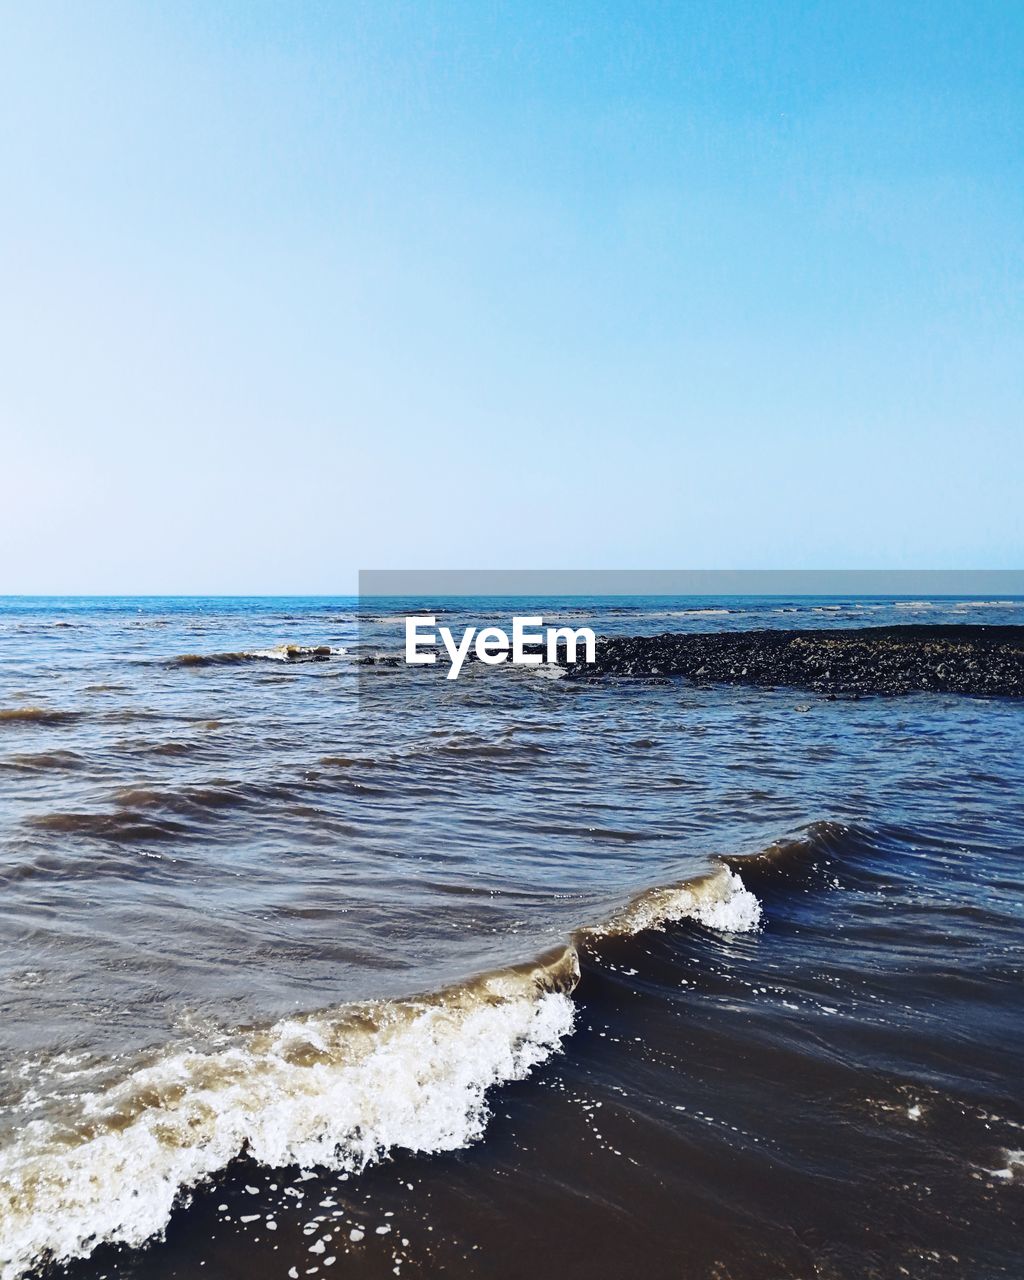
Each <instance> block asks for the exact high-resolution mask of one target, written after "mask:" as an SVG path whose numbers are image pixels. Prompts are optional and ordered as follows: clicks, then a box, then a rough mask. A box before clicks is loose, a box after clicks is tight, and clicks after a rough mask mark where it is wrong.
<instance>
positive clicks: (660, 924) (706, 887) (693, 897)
mask: <svg viewBox="0 0 1024 1280" xmlns="http://www.w3.org/2000/svg"><path fill="white" fill-rule="evenodd" d="M678 920H697V921H699V922H700V923H701V924H703V925H707V927H708V928H709V929H718V930H721V931H722V932H725V933H749V932H751V931H752V930H754V929H756V928H757V927H758V926H759V925H760V923H761V904H760V902H758V900H757V898H756V897H755V896H754V895H753V894H752V893H751V892H750V891H749V889H746V888H745V887H744V884H743V881H742V880H741V879H740V877H739V876H738V875H737V874H736V872H735V871H731V870H730V869H729V868H728V867H726V866H720V867H717V868H716V869H715V870H714V871H712V872H711V873H710V874H708V875H706V876H701V877H700V878H699V879H697V880H690V881H687V882H686V883H685V884H676V885H665V886H661V887H659V888H656V889H648V890H646V891H645V892H644V893H641V894H640V895H639V896H638V897H636V898H634V899H633V901H632V902H631V903H630V904H629V905H628V906H627V907H626V908H625V909H624V910H623V911H621V912H619V913H618V914H617V915H614V916H612V918H611V919H610V920H608V921H606V922H605V923H604V924H603V925H600V926H598V927H597V928H594V929H589V930H587V932H588V933H589V934H591V936H597V937H607V936H615V935H618V936H622V935H631V934H634V933H642V932H643V931H644V930H645V929H662V928H664V927H665V925H667V924H670V923H672V922H674V921H678Z"/></svg>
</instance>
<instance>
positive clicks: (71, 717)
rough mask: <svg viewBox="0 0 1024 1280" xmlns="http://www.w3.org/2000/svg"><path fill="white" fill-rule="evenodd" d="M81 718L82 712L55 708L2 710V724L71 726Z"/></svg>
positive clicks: (0, 713)
mask: <svg viewBox="0 0 1024 1280" xmlns="http://www.w3.org/2000/svg"><path fill="white" fill-rule="evenodd" d="M81 716H82V713H81V711H61V710H58V709H57V708H54V707H10V708H8V709H6V710H0V724H71V723H72V722H73V721H75V720H79V719H81Z"/></svg>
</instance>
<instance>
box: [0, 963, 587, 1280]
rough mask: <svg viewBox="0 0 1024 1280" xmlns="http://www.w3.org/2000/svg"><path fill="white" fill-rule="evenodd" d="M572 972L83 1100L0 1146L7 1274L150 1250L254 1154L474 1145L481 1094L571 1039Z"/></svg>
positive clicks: (346, 1157) (247, 1048) (386, 1010)
mask: <svg viewBox="0 0 1024 1280" xmlns="http://www.w3.org/2000/svg"><path fill="white" fill-rule="evenodd" d="M567 966H568V968H567ZM561 970H562V971H561V975H560V977H559V979H558V981H557V982H555V981H553V980H552V977H551V970H550V968H548V969H547V970H540V971H532V972H524V973H517V972H509V973H506V974H503V975H498V976H496V977H493V978H491V979H486V980H482V981H481V982H479V983H476V984H474V985H473V986H472V987H467V988H465V989H460V990H458V991H455V992H453V993H447V994H446V995H445V996H444V997H438V998H436V999H432V1000H426V1001H422V1002H403V1003H396V1004H384V1005H367V1006H362V1007H360V1008H358V1009H353V1008H349V1009H347V1010H345V1011H338V1012H336V1013H335V1014H334V1015H330V1014H326V1015H319V1016H314V1017H307V1018H296V1019H290V1020H286V1021H283V1022H279V1023H277V1024H275V1025H274V1026H272V1027H270V1028H268V1029H266V1030H262V1031H252V1032H248V1033H244V1034H240V1035H238V1036H235V1037H233V1038H232V1039H230V1040H229V1041H227V1042H226V1043H223V1044H221V1045H220V1046H219V1047H217V1048H214V1049H211V1050H209V1051H207V1052H195V1051H191V1052H190V1051H185V1050H178V1051H169V1052H167V1053H166V1054H164V1055H163V1056H162V1057H160V1058H159V1059H157V1060H156V1061H155V1062H154V1063H152V1064H151V1065H149V1066H146V1067H144V1068H141V1069H139V1070H137V1071H135V1072H134V1073H133V1074H131V1075H130V1076H128V1078H127V1079H125V1080H124V1081H123V1082H122V1083H120V1084H119V1085H117V1086H115V1087H113V1088H111V1089H108V1090H106V1091H105V1092H103V1093H98V1094H91V1095H85V1096H83V1097H82V1098H80V1099H79V1110H78V1112H77V1113H76V1114H75V1115H74V1116H69V1117H68V1118H67V1119H66V1120H65V1122H64V1123H63V1124H60V1125H58V1124H57V1123H55V1122H54V1121H53V1120H39V1121H35V1122H33V1123H30V1124H28V1125H26V1126H25V1127H24V1129H23V1130H22V1132H21V1134H20V1135H19V1136H18V1138H17V1140H16V1141H15V1142H14V1143H13V1144H11V1145H10V1146H9V1147H8V1148H7V1149H6V1150H4V1151H3V1152H0V1277H2V1280H15V1278H16V1277H18V1276H20V1275H22V1274H23V1273H24V1272H25V1271H27V1270H28V1269H30V1268H31V1267H32V1266H35V1265H38V1264H39V1263H41V1262H43V1261H46V1260H67V1259H71V1258H75V1257H81V1256H84V1255H86V1254H88V1253H90V1252H91V1251H92V1250H93V1249H94V1248H95V1246H96V1245H97V1244H98V1243H99V1242H101V1241H116V1242H119V1243H123V1244H127V1245H140V1244H142V1243H144V1242H145V1241H146V1240H148V1239H150V1238H151V1237H153V1236H155V1235H159V1234H160V1233H161V1232H162V1230H163V1228H164V1227H165V1225H166V1223H167V1220H168V1218H169V1216H170V1213H171V1210H172V1208H173V1206H174V1204H175V1202H176V1201H178V1200H179V1199H180V1198H181V1197H182V1196H183V1195H185V1194H187V1192H188V1190H189V1189H190V1188H193V1187H195V1186H196V1185H197V1184H198V1183H200V1182H201V1181H202V1180H203V1179H205V1178H208V1177H209V1176H211V1175H212V1174H215V1173H216V1172H217V1171H218V1170H221V1169H223V1168H224V1167H225V1166H226V1165H227V1164H228V1163H229V1162H230V1161H231V1160H232V1159H233V1158H234V1157H235V1156H237V1155H239V1154H240V1153H242V1152H243V1151H246V1152H248V1153H249V1154H250V1155H251V1156H252V1157H253V1158H254V1159H256V1160H258V1161H260V1162H261V1163H263V1164H265V1165H268V1166H271V1167H280V1166H287V1165H291V1164H295V1165H299V1166H300V1167H303V1168H310V1167H313V1166H326V1167H329V1168H333V1169H336V1170H353V1171H355V1170H359V1169H362V1168H363V1167H364V1166H366V1165H367V1164H368V1163H370V1162H372V1161H375V1160H378V1159H381V1158H383V1157H384V1156H386V1155H387V1154H388V1152H390V1151H393V1150H396V1149H404V1150H408V1151H416V1152H431V1151H450V1150H453V1149H455V1148H458V1147H463V1146H465V1145H466V1144H467V1143H470V1142H473V1141H475V1140H476V1139H477V1138H479V1137H480V1136H481V1134H482V1133H483V1131H484V1127H485V1125H486V1121H487V1115H488V1112H487V1103H486V1095H487V1091H488V1090H489V1089H490V1088H491V1087H492V1086H494V1085H499V1084H502V1083H504V1082H506V1081H510V1080H517V1079H521V1078H522V1077H524V1076H526V1075H527V1074H528V1073H529V1072H530V1070H531V1069H532V1068H533V1067H534V1066H535V1065H537V1064H538V1063H540V1062H542V1061H544V1059H546V1058H547V1057H549V1056H550V1055H551V1054H552V1053H554V1052H556V1051H557V1050H558V1049H559V1047H560V1046H561V1042H562V1039H563V1038H564V1037H565V1036H567V1035H568V1034H569V1033H570V1032H571V1030H572V1026H573V1016H574V1006H573V1003H572V1001H571V999H570V997H569V995H568V993H567V987H568V986H569V985H570V984H571V982H572V981H575V976H576V974H578V969H577V968H576V958H575V952H574V951H572V949H569V950H567V952H566V953H565V957H564V958H563V960H562V961H561Z"/></svg>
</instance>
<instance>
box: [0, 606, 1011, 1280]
mask: <svg viewBox="0 0 1024 1280" xmlns="http://www.w3.org/2000/svg"><path fill="white" fill-rule="evenodd" d="M528 606H529V607H527V605H526V604H525V603H524V602H523V601H522V600H519V599H507V600H500V599H493V598H489V599H487V600H480V599H476V600H473V599H464V598H447V599H440V600H431V601H426V600H419V601H415V602H409V601H403V600H395V599H387V598H364V599H363V600H361V601H360V600H358V599H355V598H351V597H341V598H336V599H328V598H291V597H288V598H269V597H263V598H251V599H250V598H246V599H241V598H183V597H173V598H138V597H130V598H96V597H89V598H60V599H56V598H25V597H18V598H13V597H9V598H4V599H0V894H2V897H0V901H2V911H0V1280H21V1278H22V1277H26V1276H38V1277H47V1278H49V1277H55V1276H62V1277H65V1276H66V1277H71V1278H72V1280H114V1278H120V1277H126V1278H127V1277H131V1278H133V1280H169V1278H170V1277H183V1278H184V1277H187V1278H188V1280H195V1278H196V1277H202V1276H206V1277H211V1280H220V1278H222V1277H223V1278H225V1280H264V1278H266V1280H270V1278H271V1277H272V1278H273V1280H286V1278H287V1280H298V1278H299V1277H318V1278H320V1280H331V1278H332V1277H335V1276H337V1277H356V1278H358V1280H369V1278H377V1277H395V1276H398V1277H433V1276H448V1277H494V1278H496V1280H506V1278H507V1280H523V1278H528V1280H574V1278H577V1277H578V1278H579V1280H618V1278H620V1277H622V1278H626V1277H633V1276H644V1277H649V1278H651V1280H812V1278H820V1280H868V1278H878V1280H882V1278H885V1280H889V1278H890V1277H891V1278H892V1280H897V1278H899V1277H910V1278H911V1280H933V1278H934V1280H940V1278H942V1280H945V1278H953V1277H955V1278H969V1280H994V1278H995V1277H1010V1278H1012V1280H1020V1278H1021V1277H1022V1276H1024V983H1022V978H1024V703H1022V702H1021V701H1019V700H1012V699H982V698H973V697H961V696H954V695H946V694H938V693H919V694H912V695H908V696H904V697H861V698H856V699H854V698H831V699H830V698H827V697H824V696H821V695H819V694H814V693H808V692H806V691H801V690H794V689H788V688H776V689H760V688H745V687H742V686H711V687H701V686H698V685H695V684H693V683H691V682H689V681H685V680H677V679H665V680H645V681H639V680H638V681H631V680H628V679H607V680H589V681H567V680H564V679H559V678H557V677H558V675H559V672H558V670H557V669H554V668H551V667H548V666H546V665H545V666H542V667H511V666H509V665H502V666H486V665H484V664H482V663H474V664H467V666H466V667H465V668H464V670H463V672H462V673H461V675H460V677H459V679H458V680H453V681H449V680H447V679H445V677H444V670H443V668H441V667H436V668H433V667H410V666H407V665H405V663H404V662H402V661H401V660H395V658H394V656H393V655H395V654H397V653H399V652H400V648H401V627H402V623H403V618H404V616H405V615H406V614H407V613H408V612H409V611H410V610H415V611H417V612H421V613H422V612H426V613H432V614H433V615H434V616H436V617H437V618H438V621H439V622H444V623H446V624H447V625H451V626H453V627H454V626H462V625H465V624H466V623H467V622H469V621H472V622H475V623H476V624H477V625H479V624H480V622H481V619H485V620H486V621H487V622H497V623H499V624H500V623H501V621H502V620H505V623H506V626H507V625H508V620H509V619H510V618H511V616H512V615H513V614H523V613H530V614H534V613H542V615H543V616H544V619H545V623H553V624H556V625H562V624H571V625H573V626H584V625H589V626H592V627H593V629H594V630H595V631H596V632H597V634H598V635H599V636H601V635H613V634H619V635H644V634H657V633H662V632H666V631H673V632H676V631H717V630H722V629H730V630H735V629H741V630H746V629H750V628H760V627H771V628H779V627H781V628H793V629H797V628H823V627H855V626H858V625H871V626H884V625H888V624H899V623H907V622H937V623H938V622H941V623H957V622H963V623H972V624H978V623H982V624H984V623H998V624H1003V625H1005V624H1014V623H1016V624H1024V600H1022V599H1021V598H1009V599H985V600H982V599H976V598H938V597H932V598H923V597H911V598H901V599H896V598H885V597H878V598H870V599H869V598H856V599H853V598H848V599H844V598H837V597H820V598H810V597H794V598H783V597H777V596H776V597H760V598H757V597H717V598H708V597H676V598H668V597H646V598H639V597H590V598H581V597H573V598H549V599H546V600H543V601H540V602H537V601H531V602H528ZM368 658H374V659H375V661H373V662H372V663H371V662H367V661H366V659H368ZM381 658H384V659H385V660H384V661H381V660H380V659H381Z"/></svg>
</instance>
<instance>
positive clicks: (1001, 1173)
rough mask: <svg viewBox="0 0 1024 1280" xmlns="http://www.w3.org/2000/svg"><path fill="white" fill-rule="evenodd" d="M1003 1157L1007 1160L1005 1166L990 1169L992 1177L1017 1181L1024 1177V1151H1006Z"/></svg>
mask: <svg viewBox="0 0 1024 1280" xmlns="http://www.w3.org/2000/svg"><path fill="white" fill-rule="evenodd" d="M1003 1159H1004V1160H1005V1161H1006V1164H1005V1166H1004V1167H1003V1168H1002V1169H990V1170H989V1171H988V1176H989V1177H990V1178H1003V1179H1005V1180H1006V1181H1007V1182H1016V1181H1017V1180H1018V1179H1019V1178H1021V1177H1024V1151H1004V1152H1003Z"/></svg>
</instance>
